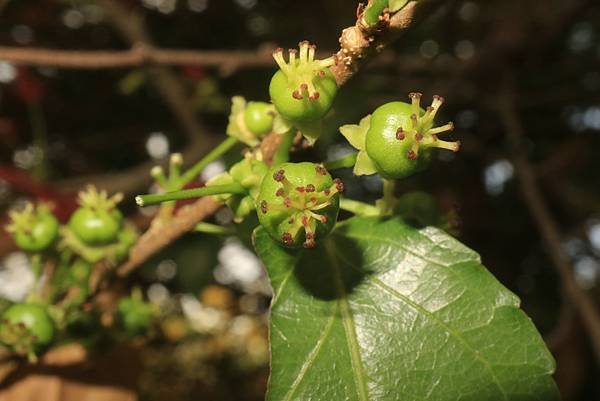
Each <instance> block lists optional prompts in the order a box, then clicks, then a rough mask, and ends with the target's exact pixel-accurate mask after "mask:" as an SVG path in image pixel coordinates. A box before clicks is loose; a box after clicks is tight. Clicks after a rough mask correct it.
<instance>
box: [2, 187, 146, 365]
mask: <svg viewBox="0 0 600 401" xmlns="http://www.w3.org/2000/svg"><path fill="white" fill-rule="evenodd" d="M121 198H122V197H121V195H115V196H113V197H110V198H109V197H108V195H107V194H106V192H104V191H102V192H98V191H97V190H96V189H95V188H93V187H88V188H87V190H86V191H83V192H81V193H80V194H79V204H80V206H79V207H78V208H77V209H76V210H75V212H74V213H73V214H72V215H71V217H70V219H69V221H68V223H67V224H66V225H64V226H61V225H60V223H59V221H58V219H57V218H56V216H55V215H54V214H53V213H52V212H51V208H50V206H49V205H47V204H43V203H41V204H38V205H37V206H34V205H33V204H31V203H28V204H26V205H25V207H24V208H23V209H22V210H13V211H10V212H9V217H10V224H9V225H8V226H7V227H6V229H7V231H8V232H9V233H10V234H11V235H12V237H13V239H14V241H15V244H16V245H17V246H18V247H19V248H20V249H21V250H22V251H24V252H26V253H27V254H28V256H29V261H30V265H31V268H32V271H33V273H34V274H35V275H36V276H37V277H38V278H41V277H42V271H41V269H42V266H43V265H46V264H47V263H49V264H50V265H54V274H53V275H52V276H51V284H52V285H51V286H50V290H49V291H40V288H39V287H40V286H39V283H38V284H37V285H36V286H34V288H33V289H32V291H31V293H30V294H29V295H28V296H27V298H26V299H25V300H24V302H22V303H14V304H12V305H10V306H9V307H8V308H7V309H6V310H5V311H4V312H3V314H2V317H1V318H0V319H1V325H0V344H3V345H4V346H7V347H9V348H11V349H12V350H13V351H14V352H15V353H17V354H20V355H25V356H28V357H29V359H30V360H35V359H36V356H37V355H38V354H39V353H40V352H42V351H44V350H45V349H46V348H47V347H48V346H49V345H50V344H51V343H52V342H53V341H54V340H55V339H56V333H57V330H58V329H62V328H64V327H66V326H68V325H69V324H71V323H73V319H72V318H73V316H76V313H74V314H72V315H73V316H71V314H70V312H73V311H75V310H76V309H77V308H79V307H80V306H81V305H82V304H83V303H84V302H85V301H86V300H87V297H88V295H89V292H90V276H91V272H92V268H93V265H94V264H95V263H97V262H99V261H105V262H106V263H107V264H108V265H114V264H115V263H117V262H118V261H120V260H122V259H123V258H124V257H125V256H126V255H127V251H128V249H129V248H130V247H131V245H132V244H133V243H134V242H135V240H136V238H137V233H136V231H135V229H134V228H133V227H131V226H129V225H127V224H125V222H124V219H123V215H122V214H121V212H120V211H119V210H118V208H117V203H118V202H119V201H120V200H121ZM45 280H48V277H45ZM121 303H122V304H123V305H122V306H121V307H119V312H120V315H122V316H123V318H122V319H120V321H122V322H123V328H124V329H125V330H126V331H127V332H139V327H138V328H135V327H134V328H132V327H130V326H136V327H137V326H139V325H140V324H139V322H140V321H142V320H144V319H140V318H136V317H135V316H137V315H147V313H146V312H145V308H146V307H145V306H139V305H138V304H139V303H140V301H139V299H136V300H133V299H132V300H129V298H124V299H123V300H122V301H121ZM132 305H133V306H135V305H138V306H137V307H132ZM146 309H147V308H146ZM140 311H141V312H140ZM132 316H133V317H132ZM146 320H147V319H146Z"/></svg>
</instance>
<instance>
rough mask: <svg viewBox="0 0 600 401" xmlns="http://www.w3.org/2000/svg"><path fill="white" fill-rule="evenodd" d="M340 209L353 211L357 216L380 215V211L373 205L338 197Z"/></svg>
mask: <svg viewBox="0 0 600 401" xmlns="http://www.w3.org/2000/svg"><path fill="white" fill-rule="evenodd" d="M340 209H342V210H346V211H348V212H351V213H354V214H356V215H359V216H380V215H381V212H380V210H379V209H378V208H376V207H375V206H372V205H369V204H367V203H363V202H359V201H355V200H352V199H347V198H342V199H340Z"/></svg>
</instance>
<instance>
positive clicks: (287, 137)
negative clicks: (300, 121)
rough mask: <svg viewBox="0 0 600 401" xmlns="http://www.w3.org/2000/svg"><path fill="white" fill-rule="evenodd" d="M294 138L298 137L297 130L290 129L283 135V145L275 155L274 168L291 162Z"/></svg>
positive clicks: (280, 145) (281, 144)
mask: <svg viewBox="0 0 600 401" xmlns="http://www.w3.org/2000/svg"><path fill="white" fill-rule="evenodd" d="M294 136H296V130H295V129H290V130H289V131H288V132H286V133H285V134H282V138H281V143H280V144H279V147H278V148H277V150H276V151H275V154H274V155H273V165H274V166H277V165H278V164H281V163H285V162H287V161H289V160H290V148H291V147H292V143H293V142H294Z"/></svg>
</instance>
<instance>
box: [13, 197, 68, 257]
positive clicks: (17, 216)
mask: <svg viewBox="0 0 600 401" xmlns="http://www.w3.org/2000/svg"><path fill="white" fill-rule="evenodd" d="M9 215H10V218H11V220H12V221H11V224H10V225H9V226H8V227H7V230H8V231H9V232H11V233H12V236H13V238H14V240H15V243H16V244H17V246H18V247H19V248H21V249H22V250H24V251H27V252H41V251H43V250H46V249H47V248H49V247H50V246H51V245H52V244H53V243H54V242H55V241H56V238H58V227H59V223H58V220H57V219H56V217H54V215H53V214H52V213H50V211H49V210H48V208H47V207H46V206H44V205H39V206H38V207H37V208H34V206H33V205H32V204H31V203H29V204H27V206H26V207H25V209H24V210H23V211H20V212H17V211H12V212H10V213H9Z"/></svg>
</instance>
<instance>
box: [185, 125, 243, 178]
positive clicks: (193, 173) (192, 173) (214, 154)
mask: <svg viewBox="0 0 600 401" xmlns="http://www.w3.org/2000/svg"><path fill="white" fill-rule="evenodd" d="M237 143H238V140H237V139H236V138H233V137H228V138H227V139H225V140H224V141H223V142H221V143H220V144H219V145H218V146H217V147H216V148H214V149H213V150H211V151H210V152H209V153H208V154H207V155H206V156H204V157H203V158H202V159H200V161H198V162H197V163H196V164H194V165H193V166H192V167H190V169H189V170H188V171H186V172H185V173H184V174H183V175H182V176H181V179H180V181H179V182H180V186H181V187H183V186H184V185H185V184H187V183H188V182H190V181H192V180H194V179H195V178H196V177H197V176H198V175H199V174H200V173H201V172H202V170H204V169H205V168H206V166H208V165H209V164H210V163H212V162H214V161H215V160H217V159H218V158H219V157H221V156H223V155H224V154H225V153H227V152H228V151H229V150H230V149H231V148H233V147H234V146H235V145H236V144H237Z"/></svg>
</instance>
